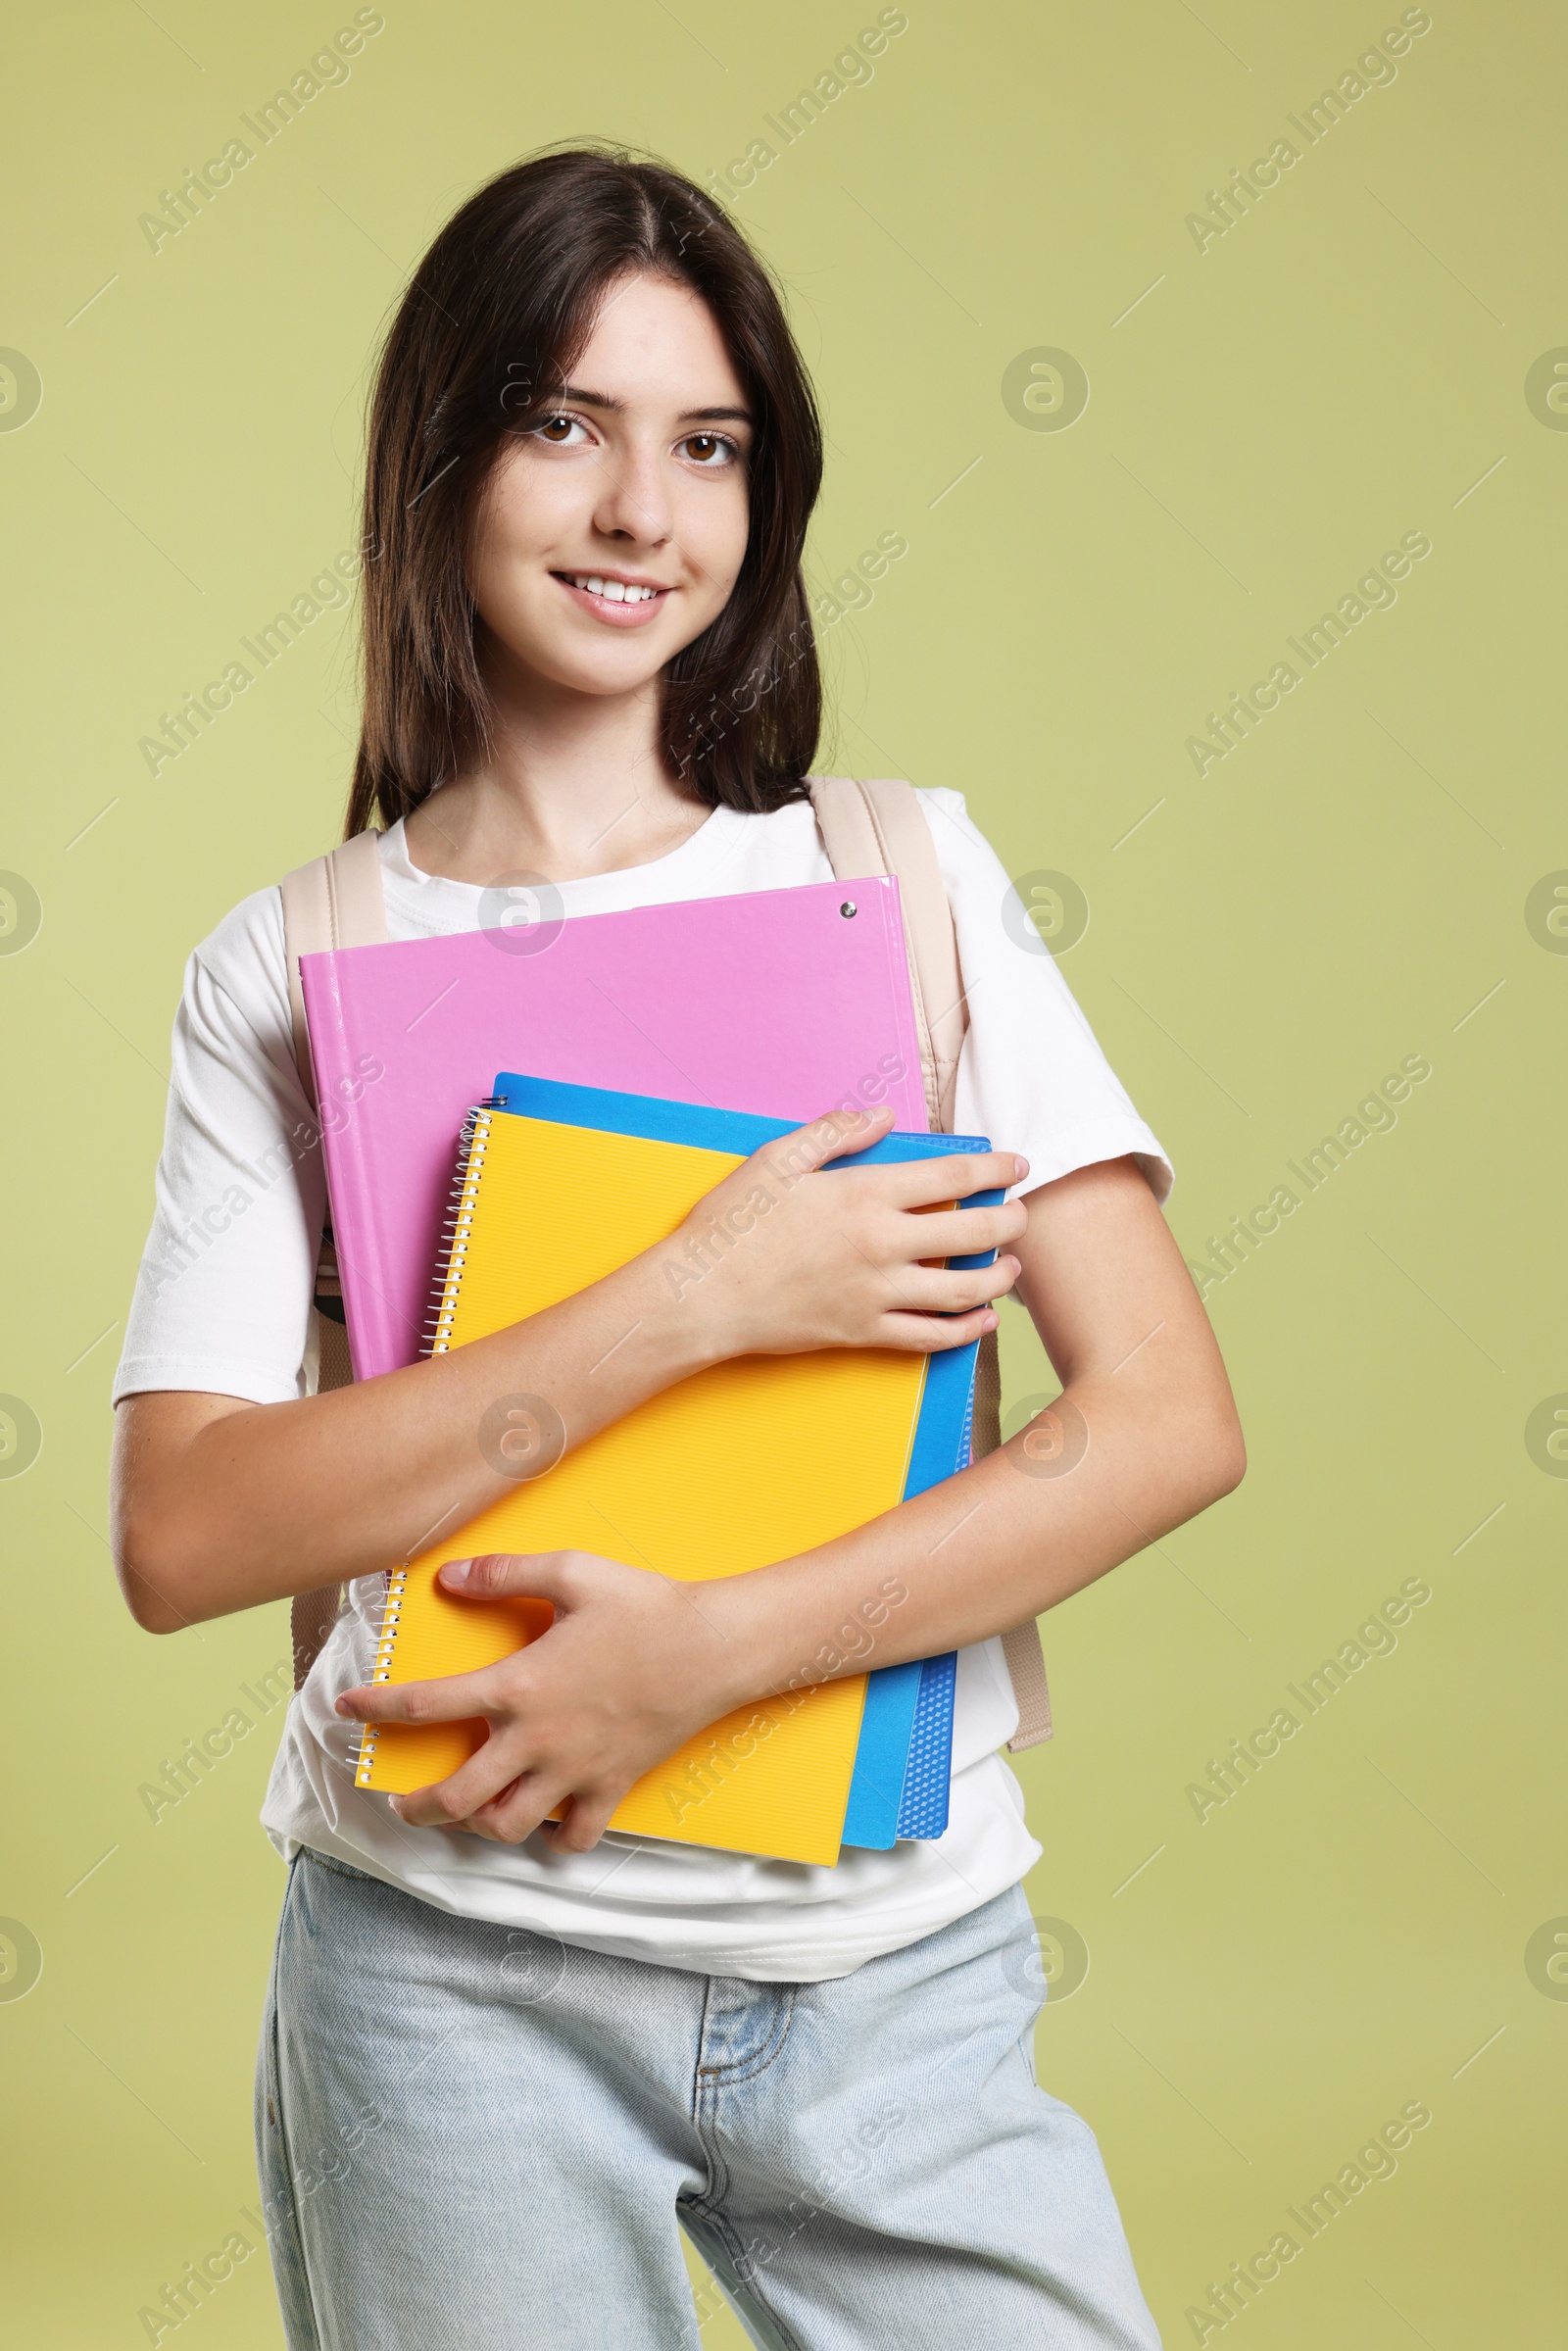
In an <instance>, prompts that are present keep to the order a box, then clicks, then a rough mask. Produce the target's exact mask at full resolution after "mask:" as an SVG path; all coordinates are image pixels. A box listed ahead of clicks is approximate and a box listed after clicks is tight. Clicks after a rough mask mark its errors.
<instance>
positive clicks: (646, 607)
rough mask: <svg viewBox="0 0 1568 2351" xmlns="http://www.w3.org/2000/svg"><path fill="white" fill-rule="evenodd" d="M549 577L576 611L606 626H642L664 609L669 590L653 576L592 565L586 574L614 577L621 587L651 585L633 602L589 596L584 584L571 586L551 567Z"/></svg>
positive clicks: (645, 625)
mask: <svg viewBox="0 0 1568 2351" xmlns="http://www.w3.org/2000/svg"><path fill="white" fill-rule="evenodd" d="M550 576H551V578H552V579H553V580H555V581H556V582H557V584H558V585H559V586H560V587H563V588H564V590H565V592H566V594H567V595H568V596H569V597H570V598H571V600H572V602H573V604H575V605H576V607H577V608H578V610H579V612H591V613H592V614H593V616H594V618H595V619H596V620H601V621H603V622H604V623H605V624H606V625H607V626H608V627H610V628H646V627H647V626H648V624H649V622H650V621H651V620H653V619H654V618H655V616H656V615H657V614H658V613H660V612H662V611H663V609H664V603H665V600H666V598H667V597H668V596H669V595H670V593H671V591H670V590H669V589H668V588H667V587H665V586H664V585H663V584H662V582H661V581H659V580H657V579H639V578H638V576H637V574H636V573H635V572H632V571H602V570H599V569H598V568H595V569H594V570H593V571H592V572H590V574H589V576H590V577H591V578H594V579H613V580H618V581H619V583H620V585H621V586H622V587H623V588H652V589H654V590H655V593H654V594H653V595H652V596H645V597H640V598H639V599H638V601H637V602H636V603H635V604H615V603H613V602H612V601H611V599H610V598H609V597H608V596H592V595H590V594H589V592H588V590H587V589H586V588H578V587H575V586H573V584H572V582H571V580H570V578H569V577H568V576H567V574H566V573H565V572H564V571H552V573H551V574H550Z"/></svg>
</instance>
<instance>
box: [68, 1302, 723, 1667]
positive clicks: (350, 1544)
mask: <svg viewBox="0 0 1568 2351" xmlns="http://www.w3.org/2000/svg"><path fill="white" fill-rule="evenodd" d="M710 1336H711V1335H710V1333H709V1332H708V1329H707V1326H706V1325H705V1324H704V1322H703V1321H702V1320H701V1318H699V1317H698V1316H696V1315H694V1314H693V1313H691V1312H690V1311H689V1310H688V1311H685V1312H682V1311H681V1309H680V1307H679V1306H678V1304H677V1303H676V1302H675V1301H674V1300H673V1299H672V1298H671V1296H670V1292H669V1288H668V1285H667V1283H666V1282H665V1281H664V1280H663V1278H662V1274H661V1273H660V1271H659V1268H658V1266H657V1265H656V1264H655V1262H654V1261H653V1260H652V1259H651V1258H637V1259H634V1260H633V1261H632V1263H631V1264H630V1265H627V1266H625V1267H623V1268H621V1269H620V1270H619V1271H618V1272H616V1273H614V1274H612V1275H610V1276H608V1277H607V1278H606V1279H605V1280H603V1281H601V1282H598V1283H596V1284H594V1285H593V1287H592V1288H591V1289H589V1290H585V1291H583V1292H581V1293H579V1294H578V1295H577V1296H576V1297H574V1298H567V1299H564V1300H563V1301H562V1303H561V1304H559V1305H557V1306H552V1307H550V1308H548V1309H546V1310H545V1311H544V1312H543V1313H540V1314H536V1315H533V1316H530V1317H529V1319H528V1320H527V1321H525V1322H520V1323H516V1324H514V1325H513V1326H512V1327H511V1328H510V1329H508V1330H505V1331H500V1332H497V1333H495V1334H494V1335H493V1336H492V1337H490V1338H486V1339H481V1340H477V1341H475V1342H473V1343H472V1344H471V1345H469V1346H466V1347H458V1348H454V1349H453V1350H452V1351H451V1352H450V1353H448V1354H442V1355H436V1356H432V1357H429V1358H427V1359H425V1360H423V1361H421V1362H419V1363H416V1364H411V1365H409V1366H408V1367H407V1368H406V1369H404V1370H401V1371H396V1372H391V1373H388V1374H386V1375H384V1376H383V1377H381V1378H377V1379H372V1380H366V1381H364V1382H359V1383H356V1384H355V1385H354V1386H352V1387H348V1388H341V1389H334V1390H332V1391H330V1392H329V1393H328V1394H326V1395H324V1396H310V1397H303V1398H300V1399H299V1400H298V1401H291V1402H287V1403H276V1404H253V1405H240V1406H237V1407H235V1408H232V1409H227V1410H223V1409H220V1410H219V1411H218V1412H217V1413H216V1415H214V1416H211V1417H206V1418H204V1419H201V1420H199V1421H197V1420H196V1419H195V1418H194V1416H193V1420H192V1425H191V1426H190V1429H189V1434H188V1436H186V1437H185V1438H184V1440H183V1442H181V1443H179V1444H177V1445H170V1444H169V1443H167V1442H166V1441H163V1440H162V1438H161V1439H160V1442H158V1443H157V1444H153V1443H151V1442H150V1441H149V1442H142V1441H139V1439H138V1430H137V1407H138V1406H140V1405H143V1404H153V1405H158V1406H168V1405H171V1404H173V1405H174V1406H175V1407H176V1408H177V1407H178V1406H179V1405H180V1404H183V1403H187V1402H188V1403H189V1404H190V1405H193V1406H197V1407H200V1406H202V1405H206V1406H208V1407H209V1408H210V1407H211V1406H212V1405H213V1404H214V1403H215V1401H216V1399H211V1398H199V1397H191V1398H189V1399H184V1398H175V1397H169V1396H157V1397H149V1398H140V1397H133V1398H128V1399H127V1400H126V1402H125V1403H124V1404H123V1405H122V1407H121V1428H120V1430H119V1432H118V1435H117V1449H116V1474H115V1482H114V1483H115V1519H116V1550H117V1557H118V1559H119V1561H120V1567H121V1576H122V1582H123V1586H124V1589H125V1593H126V1597H127V1600H128V1601H129V1602H130V1605H131V1608H132V1610H133V1612H134V1614H135V1615H136V1617H137V1619H138V1621H140V1622H141V1623H142V1624H144V1625H146V1626H147V1627H148V1628H149V1629H150V1630H153V1631H160V1632H162V1631H170V1630H173V1629H174V1628H175V1627H176V1626H178V1625H180V1624H186V1623H196V1622H200V1621H201V1620H203V1619H204V1618H208V1617H214V1616H221V1615H225V1614H227V1613H229V1612H230V1611H232V1610H235V1609H239V1608H249V1607H254V1606H256V1605H258V1604H259V1603H260V1602H263V1601H267V1600H275V1599H280V1598H283V1597H286V1596H289V1595H292V1594H293V1593H295V1592H306V1591H310V1590H312V1589H314V1588H315V1587H317V1586H318V1585H321V1584H327V1583H331V1582H333V1581H339V1580H345V1579H347V1578H350V1577H353V1576H360V1575H365V1574H368V1573H370V1572H371V1571H373V1570H376V1569H379V1568H383V1567H388V1566H393V1565H396V1564H397V1563H398V1562H399V1561H401V1560H403V1559H406V1558H408V1557H409V1556H410V1555H411V1554H412V1553H413V1552H415V1551H417V1550H418V1549H419V1548H421V1547H422V1546H423V1545H424V1544H426V1543H432V1542H435V1541H436V1540H438V1538H439V1537H440V1535H441V1534H442V1533H443V1532H455V1531H456V1530H457V1529H458V1528H460V1527H462V1526H464V1525H466V1523H467V1521H468V1520H469V1519H471V1518H472V1517H474V1516H475V1515H476V1513H477V1512H478V1511H480V1510H481V1509H483V1508H484V1507H485V1506H486V1505H488V1504H489V1503H490V1502H492V1501H494V1500H495V1499H496V1498H497V1497H498V1495H500V1494H503V1493H505V1492H506V1491H507V1488H508V1486H509V1484H511V1483H514V1482H515V1480H516V1479H517V1478H518V1477H519V1476H525V1475H528V1474H531V1473H535V1472H537V1470H538V1469H540V1468H542V1467H547V1466H548V1462H549V1459H550V1458H551V1457H553V1456H554V1455H555V1454H556V1453H558V1452H559V1450H560V1449H562V1447H563V1446H568V1445H580V1444H582V1443H583V1442H584V1440H586V1439H587V1438H589V1437H592V1436H594V1435H595V1434H596V1433H597V1432H598V1431H599V1430H600V1429H603V1428H605V1427H607V1426H608V1425H609V1424H610V1423H611V1422H612V1421H614V1420H618V1419H619V1418H620V1417H621V1416H622V1415H623V1414H625V1413H627V1412H629V1411H631V1410H632V1409H633V1408H634V1407H635V1406H636V1405H638V1404H641V1403H643V1402H645V1401H646V1400H647V1399H648V1398H649V1397H650V1396H655V1395H657V1394H658V1393H659V1392H660V1391H661V1390H662V1389H664V1388H667V1387H670V1386H672V1385H673V1384H674V1383H675V1382H676V1381H677V1380H681V1379H684V1378H685V1377H687V1376H688V1374H689V1373H691V1372H693V1371H696V1370H700V1369H701V1368H702V1367H703V1365H704V1364H705V1363H706V1362H707V1361H708V1360H709V1359H710V1357H709V1354H708V1352H707V1348H708V1345H709V1341H710ZM509 1400H510V1401H511V1402H512V1403H514V1404H515V1405H516V1406H517V1407H518V1408H519V1409H518V1411H517V1413H516V1415H515V1417H514V1419H513V1420H512V1421H511V1422H510V1423H509V1421H508V1418H507V1408H508V1403H509ZM535 1431H538V1432H539V1433H540V1434H541V1435H542V1437H543V1449H542V1452H541V1450H540V1447H539V1445H538V1444H537V1442H535V1443H534V1445H533V1449H532V1452H530V1449H529V1448H530V1439H531V1438H532V1437H533V1435H534V1432H535Z"/></svg>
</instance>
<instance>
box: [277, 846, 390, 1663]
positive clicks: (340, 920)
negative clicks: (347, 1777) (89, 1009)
mask: <svg viewBox="0 0 1568 2351" xmlns="http://www.w3.org/2000/svg"><path fill="white" fill-rule="evenodd" d="M375 844H376V835H375V834H374V833H373V832H367V833H357V834H356V835H355V837H354V839H353V840H352V841H345V842H343V843H342V844H341V845H340V846H339V847H338V848H336V849H334V850H332V851H331V852H329V854H328V855H327V856H326V857H313V858H312V860H311V862H310V864H309V865H301V866H300V867H299V868H298V869H297V870H296V871H295V872H293V873H288V874H285V875H284V877H283V880H282V883H281V885H280V888H281V893H282V899H283V961H284V965H285V968H286V969H287V972H288V1001H289V1009H290V1011H291V1013H292V1015H293V1021H294V1058H295V1060H296V1061H297V1062H298V1064H299V1072H300V1083H301V1084H302V1085H303V1086H304V1088H305V1093H306V1097H307V1099H308V1100H309V1102H310V1103H311V1105H312V1107H313V1108H314V1107H315V1106H316V1072H315V1070H314V1068H313V1067H312V1064H311V1041H310V1033H309V1031H308V1030H307V1028H306V1025H305V993H304V990H303V989H302V987H301V985H300V957H301V955H320V954H323V953H324V952H325V951H326V950H327V949H328V948H332V947H373V946H375V945H376V944H377V942H378V941H380V940H383V939H384V938H385V937H386V903H385V900H384V899H383V897H382V894H381V860H380V857H379V856H378V854H377V851H376V846H375ZM314 1303H315V1306H316V1329H317V1343H318V1351H319V1363H318V1370H317V1381H316V1386H317V1393H318V1395H321V1394H324V1393H325V1391H326V1390H328V1389H330V1388H347V1387H348V1386H349V1385H350V1384H351V1383H352V1381H353V1378H354V1367H353V1365H352V1363H351V1362H350V1360H349V1337H348V1328H347V1325H346V1324H345V1322H344V1320H343V1293H342V1289H341V1286H340V1284H339V1282H338V1275H337V1252H336V1249H334V1248H333V1244H332V1232H331V1227H330V1225H328V1227H327V1229H326V1230H325V1231H324V1232H323V1233H322V1235H321V1251H320V1256H319V1259H318V1262H317V1268H316V1289H315V1298H314ZM342 1604H343V1587H342V1585H341V1584H322V1585H320V1586H319V1587H318V1589H317V1590H316V1591H314V1592H297V1593H296V1594H295V1597H294V1602H293V1606H292V1608H291V1610H290V1618H291V1627H290V1629H291V1631H292V1634H293V1641H294V1687H295V1689H296V1690H299V1689H300V1688H301V1687H302V1686H303V1684H304V1682H305V1678H306V1676H307V1675H308V1674H309V1672H310V1670H311V1668H312V1666H313V1665H314V1664H315V1663H316V1660H317V1658H318V1657H319V1655H320V1653H321V1650H322V1647H323V1646H324V1645H325V1641H326V1637H327V1635H328V1634H329V1633H330V1632H331V1630H332V1626H333V1624H334V1623H335V1621H336V1619H337V1615H338V1611H339V1609H340V1608H341V1607H342Z"/></svg>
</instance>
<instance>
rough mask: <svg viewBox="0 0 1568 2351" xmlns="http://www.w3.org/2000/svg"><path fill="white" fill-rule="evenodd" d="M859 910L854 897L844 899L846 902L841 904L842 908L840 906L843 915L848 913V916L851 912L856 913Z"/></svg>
mask: <svg viewBox="0 0 1568 2351" xmlns="http://www.w3.org/2000/svg"><path fill="white" fill-rule="evenodd" d="M857 911H858V908H857V906H856V904H855V901H854V899H853V898H847V899H846V900H845V901H844V904H843V906H840V908H839V912H840V913H841V914H843V915H846V916H848V915H850V914H854V913H856V912H857Z"/></svg>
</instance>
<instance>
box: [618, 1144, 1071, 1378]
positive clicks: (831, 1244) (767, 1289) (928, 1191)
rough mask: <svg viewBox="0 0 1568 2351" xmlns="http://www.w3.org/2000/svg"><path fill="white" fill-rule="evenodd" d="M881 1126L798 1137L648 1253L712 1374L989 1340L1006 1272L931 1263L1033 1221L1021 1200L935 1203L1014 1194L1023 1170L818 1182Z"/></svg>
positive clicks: (1001, 1154) (983, 1160)
mask: <svg viewBox="0 0 1568 2351" xmlns="http://www.w3.org/2000/svg"><path fill="white" fill-rule="evenodd" d="M892 1125H893V1111H892V1107H891V1105H890V1104H888V1103H883V1104H882V1105H880V1107H878V1108H877V1109H874V1110H868V1111H864V1112H861V1113H858V1114H857V1113H855V1112H851V1111H832V1112H830V1113H829V1114H828V1116H827V1117H825V1118H818V1119H814V1120H813V1121H812V1122H811V1124H810V1125H809V1126H804V1127H798V1128H797V1129H796V1130H795V1132H794V1133H793V1134H790V1135H784V1136H781V1137H780V1138H779V1140H778V1141H777V1142H776V1143H770V1144H767V1145H765V1146H764V1147H763V1149H762V1150H761V1151H754V1153H753V1154H752V1156H751V1158H749V1159H748V1160H747V1161H746V1162H745V1164H744V1165H743V1166H741V1167H738V1168H737V1169H736V1170H735V1172H734V1174H733V1175H730V1176H727V1177H726V1178H725V1179H724V1181H723V1183H721V1184H717V1185H715V1186H714V1188H713V1190H712V1191H711V1192H710V1193H708V1194H707V1195H706V1196H705V1198H704V1199H703V1200H700V1201H699V1202H698V1204H697V1206H696V1207H695V1208H694V1209H693V1211H692V1213H691V1215H690V1216H689V1217H687V1219H686V1221H685V1222H684V1223H683V1224H682V1225H681V1226H680V1227H679V1229H678V1230H677V1231H676V1232H675V1233H673V1234H672V1235H671V1236H670V1238H669V1240H668V1241H667V1242H662V1243H661V1244H660V1246H659V1247H658V1248H657V1249H652V1250H650V1251H649V1256H650V1257H651V1259H652V1260H653V1263H654V1265H655V1267H656V1268H657V1270H658V1274H659V1278H660V1279H661V1280H662V1282H664V1283H666V1284H667V1285H668V1287H669V1289H670V1290H671V1292H672V1293H673V1295H674V1297H675V1298H678V1299H679V1300H680V1301H681V1303H682V1305H683V1307H685V1308H686V1309H688V1310H689V1311H690V1312H691V1313H692V1314H694V1315H698V1316H701V1317H702V1318H703V1321H704V1325H705V1332H704V1347H703V1351H704V1352H705V1353H707V1354H709V1355H711V1357H712V1359H713V1360H714V1361H725V1360H727V1359H729V1358H730V1357H732V1356H735V1355H751V1354H760V1355H792V1354H799V1353H804V1352H807V1351H809V1350H810V1349H812V1348H816V1347H897V1348H900V1349H903V1350H905V1351H907V1352H909V1353H913V1354H935V1353H938V1352H939V1351H941V1350H943V1349H945V1348H948V1347H964V1346H966V1345H967V1344H968V1343H969V1341H970V1340H972V1339H978V1338H979V1337H980V1336H981V1335H982V1333H984V1332H986V1331H988V1330H991V1329H993V1328H994V1327H995V1324H996V1321H997V1317H996V1315H995V1314H994V1313H993V1312H992V1311H991V1310H990V1302H989V1301H990V1300H991V1299H993V1298H1001V1297H1002V1296H1003V1295H1004V1294H1005V1292H1006V1291H1008V1290H1010V1289H1011V1288H1012V1285H1013V1283H1014V1282H1015V1281H1016V1280H1017V1278H1018V1270H1019V1267H1018V1260H1017V1258H1016V1257H1012V1256H1007V1255H1002V1256H999V1258H998V1260H997V1262H996V1263H995V1264H994V1265H987V1266H982V1267H980V1268H978V1269H972V1270H970V1271H968V1272H950V1271H947V1270H945V1269H944V1268H943V1266H942V1265H941V1263H940V1260H941V1259H942V1258H944V1257H958V1256H970V1255H974V1254H978V1253H980V1252H981V1251H983V1250H985V1249H1004V1248H1005V1244H1006V1243H1007V1242H1009V1241H1016V1240H1017V1239H1018V1238H1019V1236H1020V1235H1021V1234H1022V1232H1023V1230H1024V1227H1025V1225H1026V1224H1027V1223H1028V1211H1027V1210H1026V1209H1025V1207H1024V1205H1023V1203H1022V1201H1021V1200H1006V1201H1004V1202H1003V1203H1002V1204H1001V1205H1000V1206H998V1207H994V1208H963V1209H957V1208H954V1209H947V1210H944V1209H943V1207H942V1205H941V1203H943V1202H945V1201H949V1200H955V1199H958V1200H962V1199H963V1198H965V1197H966V1196H967V1195H968V1194H969V1193H972V1192H994V1191H1003V1190H1005V1188H1006V1187H1007V1186H1009V1185H1012V1184H1017V1183H1020V1182H1021V1181H1022V1180H1023V1178H1024V1177H1025V1176H1026V1175H1027V1174H1028V1172H1029V1162H1028V1161H1027V1159H1021V1158H1019V1157H1018V1156H1017V1155H1016V1154H1015V1153H1014V1152H1012V1151H983V1152H965V1153H962V1154H960V1155H956V1156H954V1157H952V1158H946V1159H910V1160H904V1161H901V1162H897V1163H890V1164H887V1165H880V1164H879V1165H874V1166H869V1167H847V1168H841V1169H836V1170H834V1169H827V1168H826V1162H827V1161H828V1160H830V1159H835V1158H839V1157H841V1156H842V1155H844V1154H845V1153H847V1152H850V1151H863V1150H865V1149H866V1147H867V1146H868V1145H870V1144H873V1143H876V1142H879V1141H880V1140H881V1138H882V1136H884V1135H885V1134H887V1133H888V1132H889V1131H890V1129H891V1127H892ZM926 1259H935V1260H938V1262H936V1263H925V1262H922V1260H926Z"/></svg>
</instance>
